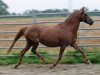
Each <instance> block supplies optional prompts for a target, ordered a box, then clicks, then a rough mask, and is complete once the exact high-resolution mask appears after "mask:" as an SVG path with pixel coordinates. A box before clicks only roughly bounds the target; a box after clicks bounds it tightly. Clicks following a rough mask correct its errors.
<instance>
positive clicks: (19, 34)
mask: <svg viewBox="0 0 100 75" xmlns="http://www.w3.org/2000/svg"><path fill="white" fill-rule="evenodd" d="M26 28H27V27H24V28H21V29H20V30H19V32H18V33H17V34H16V36H15V38H14V40H13V41H12V44H11V46H10V48H9V50H8V51H7V54H9V52H10V51H11V49H12V48H13V46H14V44H15V43H16V41H17V40H18V39H19V38H20V37H21V36H22V35H23V34H24V32H25V30H26Z"/></svg>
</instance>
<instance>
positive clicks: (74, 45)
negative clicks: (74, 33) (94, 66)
mask: <svg viewBox="0 0 100 75" xmlns="http://www.w3.org/2000/svg"><path fill="white" fill-rule="evenodd" d="M71 46H72V47H74V48H75V49H76V50H78V51H79V52H80V53H81V54H82V55H83V56H84V58H85V60H86V63H88V64H91V62H90V60H89V58H88V57H87V56H86V54H85V53H84V52H83V50H81V49H80V48H79V47H78V46H77V45H76V43H74V44H73V45H71Z"/></svg>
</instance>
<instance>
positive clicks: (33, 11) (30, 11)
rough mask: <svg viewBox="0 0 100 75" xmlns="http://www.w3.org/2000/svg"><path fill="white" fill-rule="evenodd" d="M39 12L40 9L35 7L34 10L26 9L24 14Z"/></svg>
mask: <svg viewBox="0 0 100 75" xmlns="http://www.w3.org/2000/svg"><path fill="white" fill-rule="evenodd" d="M39 12H40V11H38V10H35V9H33V10H26V11H25V12H24V13H23V14H34V13H39Z"/></svg>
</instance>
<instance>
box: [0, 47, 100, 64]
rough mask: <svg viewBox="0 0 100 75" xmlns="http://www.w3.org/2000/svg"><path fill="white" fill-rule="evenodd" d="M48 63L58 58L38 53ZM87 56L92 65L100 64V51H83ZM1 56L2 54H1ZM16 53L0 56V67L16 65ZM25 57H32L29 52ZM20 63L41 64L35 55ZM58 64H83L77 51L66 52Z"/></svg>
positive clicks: (45, 53) (43, 52)
mask: <svg viewBox="0 0 100 75" xmlns="http://www.w3.org/2000/svg"><path fill="white" fill-rule="evenodd" d="M39 53H40V54H41V55H42V56H43V57H44V58H45V59H46V62H48V63H53V62H54V61H56V60H57V59H58V56H54V55H51V56H48V54H53V53H49V52H46V50H45V51H40V52H39ZM85 53H87V56H88V57H89V58H90V60H91V62H92V63H96V64H100V51H99V49H97V48H94V49H93V50H92V51H89V50H87V51H86V50H85ZM0 54H1V55H3V54H4V53H1V52H0ZM19 54H20V53H19V52H18V53H14V52H13V53H12V55H15V56H13V57H12V56H1V57H0V65H9V64H16V63H17V61H18V58H19ZM26 55H34V54H33V53H31V52H28V53H27V54H26ZM22 63H28V64H34V63H43V62H42V61H41V60H40V59H39V58H38V57H37V56H36V55H34V56H24V57H23V61H22ZM60 63H63V64H76V63H85V61H84V58H83V56H82V55H81V54H80V53H79V52H78V51H66V52H65V53H64V56H63V57H62V60H61V61H60Z"/></svg>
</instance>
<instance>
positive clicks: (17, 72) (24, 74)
mask: <svg viewBox="0 0 100 75" xmlns="http://www.w3.org/2000/svg"><path fill="white" fill-rule="evenodd" d="M50 65H51V64H24V65H21V66H20V67H19V68H18V69H13V67H14V65H9V66H0V75H100V64H93V65H87V64H58V65H57V66H56V67H55V68H54V69H49V67H50Z"/></svg>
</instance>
